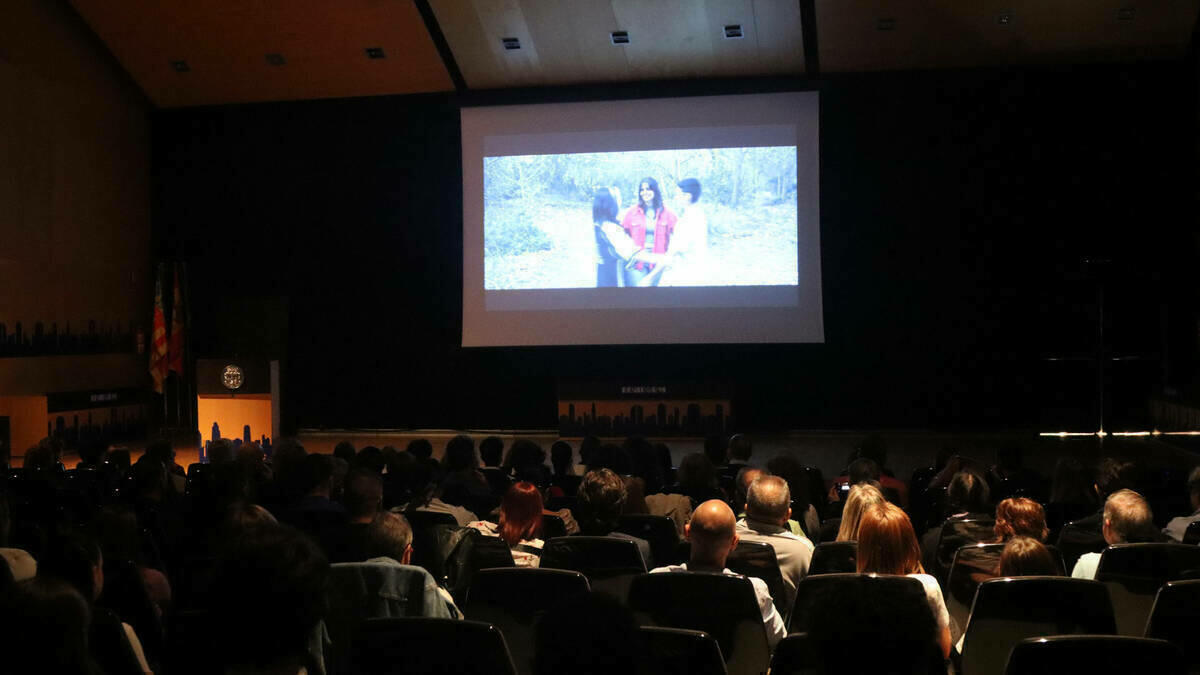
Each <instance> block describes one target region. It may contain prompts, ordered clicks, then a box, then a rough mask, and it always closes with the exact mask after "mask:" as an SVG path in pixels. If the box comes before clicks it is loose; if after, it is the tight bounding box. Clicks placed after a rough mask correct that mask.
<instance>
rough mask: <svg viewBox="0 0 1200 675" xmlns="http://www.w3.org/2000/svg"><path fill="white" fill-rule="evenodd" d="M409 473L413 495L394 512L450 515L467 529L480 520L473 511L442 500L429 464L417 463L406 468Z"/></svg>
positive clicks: (439, 488) (408, 480)
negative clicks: (424, 512)
mask: <svg viewBox="0 0 1200 675" xmlns="http://www.w3.org/2000/svg"><path fill="white" fill-rule="evenodd" d="M406 468H407V470H408V471H409V473H408V476H407V480H406V481H405V482H406V483H407V485H408V486H409V489H408V492H409V494H410V495H411V498H410V499H409V501H408V503H407V504H402V505H400V506H396V507H394V508H393V509H392V511H393V512H397V513H399V512H403V511H430V512H433V513H448V514H450V515H452V516H454V520H455V521H456V522H458V524H459V526H460V527H466V526H467V525H468V524H469V523H471V522H472V521H475V520H478V518H477V517H476V515H475V514H474V513H472V512H471V511H468V510H467V509H465V508H463V507H461V506H455V505H453V504H448V503H446V502H444V501H442V499H441V486H440V485H438V483H437V482H436V481H435V480H434V478H435V476H434V469H433V467H432V466H430V465H429V464H428V463H425V462H421V461H417V462H414V463H413V464H411V465H410V466H408V467H406Z"/></svg>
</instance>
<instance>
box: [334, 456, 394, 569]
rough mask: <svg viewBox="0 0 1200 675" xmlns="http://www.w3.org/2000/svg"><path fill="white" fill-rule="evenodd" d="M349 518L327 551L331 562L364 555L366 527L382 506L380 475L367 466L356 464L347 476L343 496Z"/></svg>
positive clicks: (354, 559) (381, 480) (344, 560)
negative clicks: (335, 543)
mask: <svg viewBox="0 0 1200 675" xmlns="http://www.w3.org/2000/svg"><path fill="white" fill-rule="evenodd" d="M342 502H343V504H344V505H345V507H346V514H347V516H348V517H349V522H348V523H347V524H346V529H345V531H344V532H343V534H342V536H341V537H340V538H339V542H338V546H337V547H336V549H335V550H334V551H332V552H331V553H330V559H331V561H332V562H359V561H361V560H364V559H365V547H366V537H367V528H368V527H369V526H370V525H371V522H372V521H373V520H375V518H376V517H378V516H379V514H380V512H381V511H382V509H383V476H380V475H379V474H377V473H375V472H374V471H371V470H369V469H362V468H356V469H353V470H351V471H350V473H349V475H347V476H346V491H345V495H344V497H343V498H342Z"/></svg>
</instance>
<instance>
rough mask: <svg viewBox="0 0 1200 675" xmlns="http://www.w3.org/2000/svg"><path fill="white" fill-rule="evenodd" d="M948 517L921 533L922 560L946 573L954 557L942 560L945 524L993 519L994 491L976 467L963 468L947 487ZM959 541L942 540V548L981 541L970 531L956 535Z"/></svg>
mask: <svg viewBox="0 0 1200 675" xmlns="http://www.w3.org/2000/svg"><path fill="white" fill-rule="evenodd" d="M945 514H946V519H945V520H944V521H943V522H942V523H940V524H939V525H937V526H936V527H931V528H929V531H928V532H926V533H925V535H924V536H922V537H921V552H922V561H923V562H924V564H925V567H926V568H927V569H929V570H930V571H931V572H933V573H935V574H938V573H944V572H945V568H946V567H948V566H949V564H950V561H948V560H940V561H939V560H938V554H939V550H938V549H939V542H941V539H942V528H943V526H945V525H946V523H949V522H950V521H954V520H977V519H992V518H993V514H994V511H993V510H992V505H991V491H990V490H989V488H988V484H987V481H986V480H984V479H983V478H982V477H981V476H980V475H979V474H977V473H975V472H974V471H959V472H958V473H956V474H954V477H953V478H951V479H950V485H949V486H948V487H947V488H946V509H945ZM955 538H956V539H957V541H954V542H952V543H949V544H947V543H946V542H942V545H941V549H942V551H954V550H957V549H958V547H960V546H967V545H968V544H977V543H981V542H980V541H976V540H974V539H972V538H970V537H968V536H966V535H961V536H956V537H955Z"/></svg>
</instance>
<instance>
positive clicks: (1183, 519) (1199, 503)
mask: <svg viewBox="0 0 1200 675" xmlns="http://www.w3.org/2000/svg"><path fill="white" fill-rule="evenodd" d="M1187 491H1188V502H1189V503H1190V504H1191V506H1192V514H1191V515H1190V516H1179V517H1178V518H1172V519H1171V522H1169V523H1167V526H1166V527H1164V528H1163V534H1165V535H1167V536H1168V537H1170V538H1171V539H1173V540H1175V541H1180V542H1181V541H1183V535H1184V533H1186V532H1187V528H1188V525H1191V524H1192V523H1194V522H1196V521H1200V466H1198V467H1196V468H1194V469H1192V472H1191V473H1190V474H1188V482H1187Z"/></svg>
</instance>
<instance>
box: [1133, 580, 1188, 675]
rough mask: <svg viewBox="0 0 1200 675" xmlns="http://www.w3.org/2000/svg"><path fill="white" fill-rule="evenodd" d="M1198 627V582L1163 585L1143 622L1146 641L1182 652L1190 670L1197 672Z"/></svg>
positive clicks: (1173, 582)
mask: <svg viewBox="0 0 1200 675" xmlns="http://www.w3.org/2000/svg"><path fill="white" fill-rule="evenodd" d="M1197 626H1200V579H1189V580H1187V581H1168V582H1167V583H1165V584H1163V586H1162V588H1160V589H1159V590H1158V595H1157V596H1156V597H1155V599H1154V607H1153V608H1152V609H1151V610H1150V619H1149V621H1147V622H1146V637H1148V638H1158V639H1160V640H1169V641H1170V642H1172V643H1173V644H1174V645H1175V646H1177V647H1179V648H1180V649H1182V650H1183V655H1184V659H1185V660H1186V662H1187V665H1188V667H1189V668H1191V669H1193V670H1200V642H1198V641H1197V640H1196V627H1197Z"/></svg>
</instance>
